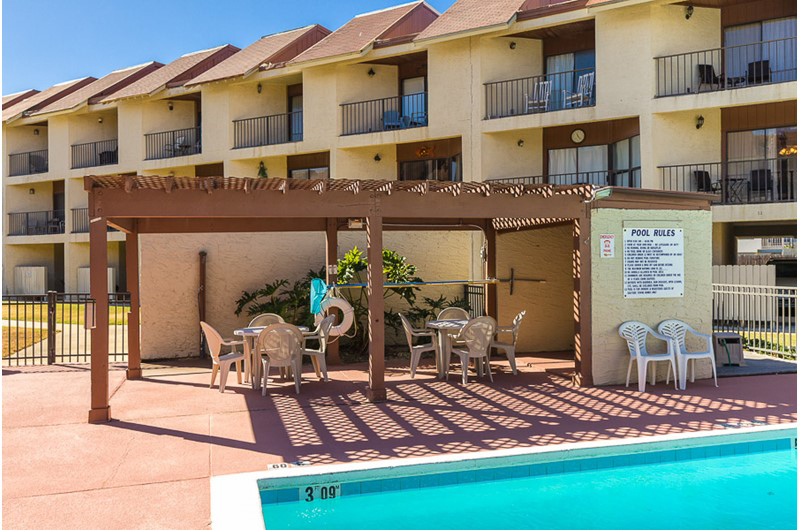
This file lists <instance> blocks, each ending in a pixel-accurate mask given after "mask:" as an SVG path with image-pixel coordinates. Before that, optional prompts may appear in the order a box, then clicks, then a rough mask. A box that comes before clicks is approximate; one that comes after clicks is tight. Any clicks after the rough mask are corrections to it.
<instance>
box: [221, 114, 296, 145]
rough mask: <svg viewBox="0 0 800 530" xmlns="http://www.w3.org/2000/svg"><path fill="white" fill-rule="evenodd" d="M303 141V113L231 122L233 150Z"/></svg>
mask: <svg viewBox="0 0 800 530" xmlns="http://www.w3.org/2000/svg"><path fill="white" fill-rule="evenodd" d="M302 140H303V112H302V111H298V112H289V113H285V114H274V115H272V116H260V117H258V118H245V119H243V120H233V148H234V149H240V148H242V147H258V146H261V145H275V144H285V143H288V142H300V141H302Z"/></svg>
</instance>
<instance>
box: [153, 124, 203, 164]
mask: <svg viewBox="0 0 800 530" xmlns="http://www.w3.org/2000/svg"><path fill="white" fill-rule="evenodd" d="M200 139H201V135H200V127H190V128H188V129H177V130H175V131H164V132H157V133H150V134H145V135H144V142H145V160H157V159H159V158H174V157H176V156H187V155H196V154H197V153H200V152H201V151H202V145H201V143H200Z"/></svg>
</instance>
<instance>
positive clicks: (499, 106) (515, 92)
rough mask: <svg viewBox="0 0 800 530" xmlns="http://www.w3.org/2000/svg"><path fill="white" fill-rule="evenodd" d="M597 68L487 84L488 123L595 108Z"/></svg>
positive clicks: (485, 85)
mask: <svg viewBox="0 0 800 530" xmlns="http://www.w3.org/2000/svg"><path fill="white" fill-rule="evenodd" d="M594 74H595V72H594V68H584V69H581V70H570V71H568V72H558V73H553V74H546V75H537V76H533V77H523V78H520V79H511V80H509V81H495V82H492V83H485V84H484V87H485V91H486V116H485V117H486V119H487V120H491V119H494V118H505V117H507V116H521V115H524V114H538V113H541V112H552V111H556V110H564V109H575V108H581V107H592V106H594V105H595V101H596V97H595V75H594Z"/></svg>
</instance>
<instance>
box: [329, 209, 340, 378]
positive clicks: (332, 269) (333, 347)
mask: <svg viewBox="0 0 800 530" xmlns="http://www.w3.org/2000/svg"><path fill="white" fill-rule="evenodd" d="M338 222H339V220H338V219H337V218H335V217H328V218H327V219H325V283H326V284H328V285H331V284H334V283H336V262H337V261H338V259H339V234H338V229H339V227H338V226H337V223H338ZM327 352H328V363H329V364H341V362H342V360H341V358H340V357H339V341H334V342H331V343H330V344H328V350H327Z"/></svg>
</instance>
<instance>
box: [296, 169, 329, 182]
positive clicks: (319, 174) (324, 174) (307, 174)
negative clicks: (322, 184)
mask: <svg viewBox="0 0 800 530" xmlns="http://www.w3.org/2000/svg"><path fill="white" fill-rule="evenodd" d="M328 173H329V170H328V168H327V167H308V168H301V169H293V170H291V171H290V172H289V178H291V179H305V180H309V179H326V178H329V174H328Z"/></svg>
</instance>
